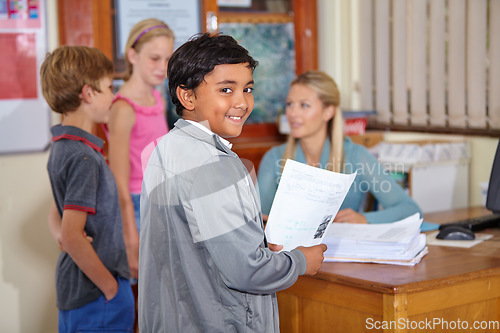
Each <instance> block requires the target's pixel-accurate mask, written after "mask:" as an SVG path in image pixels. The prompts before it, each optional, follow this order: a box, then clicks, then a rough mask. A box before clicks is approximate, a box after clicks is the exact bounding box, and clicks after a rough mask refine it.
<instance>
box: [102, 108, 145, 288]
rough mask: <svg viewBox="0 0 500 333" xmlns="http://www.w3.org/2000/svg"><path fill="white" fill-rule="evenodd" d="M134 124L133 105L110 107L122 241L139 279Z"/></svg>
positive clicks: (111, 155)
mask: <svg viewBox="0 0 500 333" xmlns="http://www.w3.org/2000/svg"><path fill="white" fill-rule="evenodd" d="M134 123H135V113H134V110H133V109H132V106H130V104H128V103H127V102H125V101H123V100H118V101H116V102H115V103H113V106H112V107H111V117H110V120H109V123H108V128H109V166H110V168H111V171H112V172H113V174H114V176H115V180H116V186H117V188H118V197H119V200H120V209H121V213H122V220H123V238H124V240H125V247H126V250H127V259H128V264H129V268H130V274H131V276H132V277H133V278H137V275H138V268H139V234H138V233H137V226H136V223H135V213H134V205H133V203H132V198H131V196H130V190H129V179H130V157H129V154H130V133H131V132H132V127H133V126H134Z"/></svg>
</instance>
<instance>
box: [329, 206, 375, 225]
mask: <svg viewBox="0 0 500 333" xmlns="http://www.w3.org/2000/svg"><path fill="white" fill-rule="evenodd" d="M333 222H340V223H342V222H343V223H368V222H367V221H366V218H365V217H364V215H362V214H360V213H358V212H356V211H354V210H352V209H351V208H346V209H342V210H340V211H339V212H338V213H337V216H335V220H333Z"/></svg>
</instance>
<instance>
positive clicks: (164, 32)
mask: <svg viewBox="0 0 500 333" xmlns="http://www.w3.org/2000/svg"><path fill="white" fill-rule="evenodd" d="M158 36H166V37H168V38H171V39H172V42H173V41H174V40H175V36H174V32H173V31H172V29H170V27H169V26H168V25H167V24H166V23H165V22H163V21H161V20H158V19H155V18H149V19H145V20H142V21H140V22H138V23H136V24H135V25H134V26H133V27H132V29H130V33H129V35H128V39H127V44H126V45H125V54H124V57H125V63H126V65H127V68H126V70H125V73H124V80H125V81H127V80H128V79H130V76H131V75H132V71H133V65H132V63H131V62H130V60H129V59H128V56H127V51H128V50H129V49H131V48H134V49H135V51H136V52H140V51H141V48H142V46H143V45H144V44H145V43H147V42H148V41H150V40H151V39H153V38H154V37H158Z"/></svg>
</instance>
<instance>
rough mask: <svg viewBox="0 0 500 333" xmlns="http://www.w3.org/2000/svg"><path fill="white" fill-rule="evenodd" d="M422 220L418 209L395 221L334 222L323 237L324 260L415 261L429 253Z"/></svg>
mask: <svg viewBox="0 0 500 333" xmlns="http://www.w3.org/2000/svg"><path fill="white" fill-rule="evenodd" d="M421 224H422V219H421V218H420V216H419V214H418V213H417V214H414V215H412V216H410V217H408V218H406V219H403V220H400V221H397V222H392V223H383V224H353V223H333V224H332V225H331V226H330V227H329V228H328V231H327V233H326V235H325V238H324V239H323V243H325V244H326V245H327V246H328V250H326V252H325V261H343V262H373V263H384V264H394V265H415V264H416V263H418V262H420V259H422V257H423V256H424V255H425V254H427V246H426V238H425V235H424V234H421V233H420V225H421Z"/></svg>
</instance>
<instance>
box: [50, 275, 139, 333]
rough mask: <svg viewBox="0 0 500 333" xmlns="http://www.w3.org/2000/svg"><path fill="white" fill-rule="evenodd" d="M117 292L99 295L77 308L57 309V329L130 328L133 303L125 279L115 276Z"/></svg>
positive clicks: (64, 332) (66, 332)
mask: <svg viewBox="0 0 500 333" xmlns="http://www.w3.org/2000/svg"><path fill="white" fill-rule="evenodd" d="M117 280H118V293H117V294H116V296H115V297H113V298H112V299H110V300H109V301H108V300H106V298H105V297H104V295H103V296H101V297H99V298H98V299H96V300H95V301H92V302H90V303H89V304H87V305H84V306H82V307H80V308H76V309H72V310H59V333H75V332H82V333H86V332H92V333H97V332H120V333H125V332H133V331H134V317H135V304H134V295H133V294H132V288H131V287H130V283H129V281H128V280H126V279H123V278H118V279H117Z"/></svg>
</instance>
